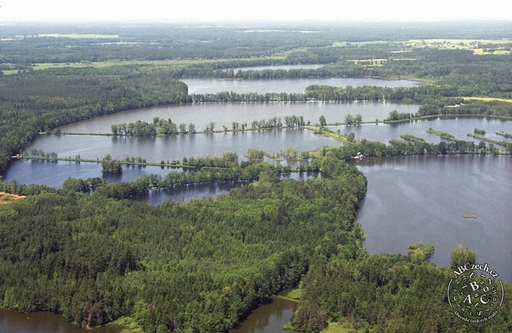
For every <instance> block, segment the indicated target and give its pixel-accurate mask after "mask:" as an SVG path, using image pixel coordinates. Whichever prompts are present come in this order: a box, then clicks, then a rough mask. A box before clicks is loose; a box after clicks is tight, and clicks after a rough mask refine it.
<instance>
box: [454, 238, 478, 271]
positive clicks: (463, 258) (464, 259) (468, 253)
mask: <svg viewBox="0 0 512 333" xmlns="http://www.w3.org/2000/svg"><path fill="white" fill-rule="evenodd" d="M475 262H476V254H475V252H474V251H472V250H470V249H469V248H463V247H462V245H460V244H459V245H458V246H457V247H456V248H454V249H453V250H452V256H451V259H450V268H451V269H457V268H458V267H460V266H464V265H465V264H474V263H475Z"/></svg>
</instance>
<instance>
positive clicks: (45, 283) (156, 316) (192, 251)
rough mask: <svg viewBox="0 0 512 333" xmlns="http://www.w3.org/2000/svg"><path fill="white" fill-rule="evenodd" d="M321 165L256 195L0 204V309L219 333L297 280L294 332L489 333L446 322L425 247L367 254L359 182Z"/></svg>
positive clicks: (446, 272)
mask: <svg viewBox="0 0 512 333" xmlns="http://www.w3.org/2000/svg"><path fill="white" fill-rule="evenodd" d="M319 162H320V163H321V164H320V167H321V170H322V171H323V173H324V176H323V177H322V178H317V179H313V180H310V181H307V182H301V181H291V180H287V181H279V180H278V178H277V176H276V173H275V171H273V170H272V168H265V167H263V168H261V169H260V173H259V175H258V177H257V178H258V179H259V181H258V182H256V183H252V184H250V185H247V186H244V187H241V188H238V189H236V190H232V191H231V192H230V193H229V194H227V195H224V196H220V197H210V198H208V199H205V200H199V199H198V200H192V201H191V202H190V203H187V204H182V203H172V202H169V203H167V204H164V205H161V206H159V207H153V206H150V205H148V204H143V203H139V202H134V201H127V200H122V201H119V200H117V199H109V198H107V197H106V196H105V195H104V192H103V191H97V192H95V193H94V194H93V195H90V194H88V193H83V192H82V191H81V189H80V187H78V188H77V187H73V186H71V185H72V183H73V181H71V180H70V181H69V183H68V185H67V186H66V187H65V188H64V189H62V190H58V191H50V192H47V191H44V192H43V193H41V194H38V195H32V196H29V197H27V198H25V199H22V200H18V201H15V202H14V203H12V204H9V205H3V206H0V209H1V213H2V214H0V216H1V224H0V240H1V242H0V244H1V248H0V272H1V274H0V277H1V282H2V283H1V284H0V295H3V297H2V304H3V306H5V307H9V308H13V309H17V310H19V311H24V312H29V311H42V310H45V311H53V312H56V313H62V314H64V315H65V316H66V317H67V318H69V319H70V320H73V321H75V322H77V323H78V324H79V325H81V326H84V327H92V326H95V325H102V324H105V323H107V322H110V321H112V320H116V319H119V318H122V322H124V323H125V324H127V323H129V324H130V325H134V324H135V325H137V326H138V327H141V328H142V329H143V330H144V332H169V331H177V332H188V331H200V332H221V331H225V330H226V329H228V328H229V327H231V326H232V325H233V324H234V323H235V322H236V321H237V320H238V319H239V318H240V317H241V316H243V315H244V314H247V313H248V311H249V310H250V309H251V308H253V307H254V306H256V305H257V304H259V303H261V302H264V301H265V300H266V299H267V298H268V297H269V296H270V295H272V294H274V293H276V292H277V291H279V290H282V289H285V288H289V287H292V286H295V285H297V284H298V283H299V281H302V282H301V286H302V295H303V296H302V298H301V305H300V308H299V311H298V312H297V313H296V314H295V316H294V319H293V324H294V325H295V326H296V327H297V329H299V330H302V331H307V332H318V331H319V330H320V329H322V328H324V327H326V325H327V322H328V321H339V320H341V318H349V320H351V321H352V323H353V325H354V327H356V328H363V329H367V330H374V329H375V330H376V331H377V332H388V331H389V332H400V331H404V332H420V331H422V329H421V328H422V327H428V328H429V329H434V328H436V329H437V330H439V331H442V332H463V331H464V330H466V331H474V332H485V331H487V329H489V328H490V327H487V326H471V325H468V324H465V323H464V322H463V321H461V320H459V319H457V318H455V317H454V316H453V315H452V313H451V312H450V311H449V306H448V303H447V300H446V296H445V295H446V290H445V287H446V285H447V284H448V282H449V280H450V277H451V275H452V274H453V273H452V272H451V271H450V269H449V268H444V269H441V268H438V267H435V266H434V265H433V264H431V263H429V262H428V261H426V259H427V258H428V257H429V255H431V254H432V252H433V249H431V248H428V247H424V246H422V245H416V246H414V247H412V249H413V250H411V252H410V254H409V256H396V255H371V256H369V255H368V254H367V253H366V251H365V250H364V249H363V248H362V245H361V241H362V239H364V234H363V232H362V228H361V226H360V225H359V224H358V223H357V222H356V221H355V217H356V211H357V208H358V206H359V205H360V203H361V200H362V199H363V198H364V194H365V191H366V180H365V177H364V176H363V175H362V174H361V173H360V172H358V171H357V169H356V168H355V167H350V166H348V165H347V164H345V163H344V162H342V161H341V160H339V159H338V158H336V157H335V155H334V154H332V153H330V152H329V153H327V155H326V156H324V157H323V158H321V159H320V161H319ZM74 183H75V184H76V181H75V182H74ZM77 190H78V191H77ZM455 265H456V264H455ZM313 281H314V282H313ZM507 288H509V287H507ZM509 289H510V288H509ZM509 289H508V290H507V291H508V292H512V290H509ZM412 305H414V306H412ZM509 316H510V308H509V307H508V305H506V306H505V307H503V308H502V309H500V314H499V315H498V317H497V318H496V320H493V321H492V325H493V326H492V330H493V331H495V332H506V331H509V330H510V329H511V328H512V327H511V326H510V318H509ZM418 325H419V326H418ZM489 325H491V323H489Z"/></svg>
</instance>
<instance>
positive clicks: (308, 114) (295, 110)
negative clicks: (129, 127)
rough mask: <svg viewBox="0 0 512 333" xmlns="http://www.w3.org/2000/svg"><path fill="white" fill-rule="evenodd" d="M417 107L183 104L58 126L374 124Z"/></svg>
mask: <svg viewBox="0 0 512 333" xmlns="http://www.w3.org/2000/svg"><path fill="white" fill-rule="evenodd" d="M418 109H419V105H417V104H404V103H391V102H363V101H359V102H350V103H334V102H332V103H331V102H325V103H324V102H310V103H302V102H301V103H299V102H271V103H194V104H184V105H171V106H158V107H152V108H146V109H136V110H129V111H124V112H119V113H116V114H112V115H107V116H103V117H98V118H94V119H89V120H85V121H81V122H78V123H74V124H70V125H66V126H62V127H61V130H62V131H63V132H68V133H104V134H108V133H111V127H112V125H113V124H121V123H127V124H128V123H135V122H136V121H137V120H141V121H146V122H149V123H152V122H153V118H155V117H159V118H161V119H166V120H167V119H169V118H171V119H172V121H173V122H174V123H176V124H181V123H183V124H187V125H188V124H189V123H193V124H195V125H196V130H197V131H203V130H204V129H205V128H206V125H207V124H208V123H210V122H214V123H215V129H216V130H220V129H222V126H226V127H227V128H229V129H231V128H232V124H233V121H236V122H238V123H240V124H243V123H246V124H247V125H248V126H249V127H250V126H251V122H252V121H254V120H262V119H265V120H268V119H271V118H273V117H281V120H282V122H283V123H284V117H286V116H293V115H295V116H303V117H304V120H305V121H306V122H308V121H310V122H311V123H312V124H315V123H318V118H320V116H321V115H324V116H325V118H326V120H327V122H328V123H332V124H334V123H336V122H339V123H342V122H345V117H346V116H347V114H349V113H350V114H351V115H353V116H355V115H356V114H361V115H362V117H363V121H375V119H381V120H382V119H384V118H386V117H388V116H389V113H390V112H391V111H393V110H397V111H398V112H405V113H416V112H418Z"/></svg>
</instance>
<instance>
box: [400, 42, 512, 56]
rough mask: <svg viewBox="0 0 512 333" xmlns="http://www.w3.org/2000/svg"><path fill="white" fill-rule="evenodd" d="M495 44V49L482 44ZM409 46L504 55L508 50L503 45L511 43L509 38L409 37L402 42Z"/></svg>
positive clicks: (476, 53) (508, 52)
mask: <svg viewBox="0 0 512 333" xmlns="http://www.w3.org/2000/svg"><path fill="white" fill-rule="evenodd" d="M489 44H490V45H495V46H496V48H495V49H492V50H490V49H487V48H483V47H482V45H489ZM404 45H406V46H410V47H433V48H438V49H442V50H455V49H459V50H473V51H474V54H475V55H484V54H495V55H504V54H510V50H507V49H505V48H504V47H503V45H507V46H508V48H510V46H511V45H512V40H511V39H485V40H475V39H421V40H420V39H411V40H409V41H407V42H405V43H404Z"/></svg>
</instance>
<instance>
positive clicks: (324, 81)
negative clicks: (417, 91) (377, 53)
mask: <svg viewBox="0 0 512 333" xmlns="http://www.w3.org/2000/svg"><path fill="white" fill-rule="evenodd" d="M182 81H183V82H184V83H185V84H186V85H187V86H188V93H189V94H216V93H220V92H225V91H227V92H231V91H233V92H236V93H258V94H266V93H281V92H285V93H288V94H290V93H295V94H298V93H302V92H304V91H305V90H306V87H308V86H311V85H327V86H334V87H342V88H345V87H347V86H352V87H361V86H376V87H390V88H396V87H414V86H415V85H417V83H416V82H414V81H409V80H381V79H372V78H316V79H315V78H310V79H269V80H236V79H183V80H182Z"/></svg>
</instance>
